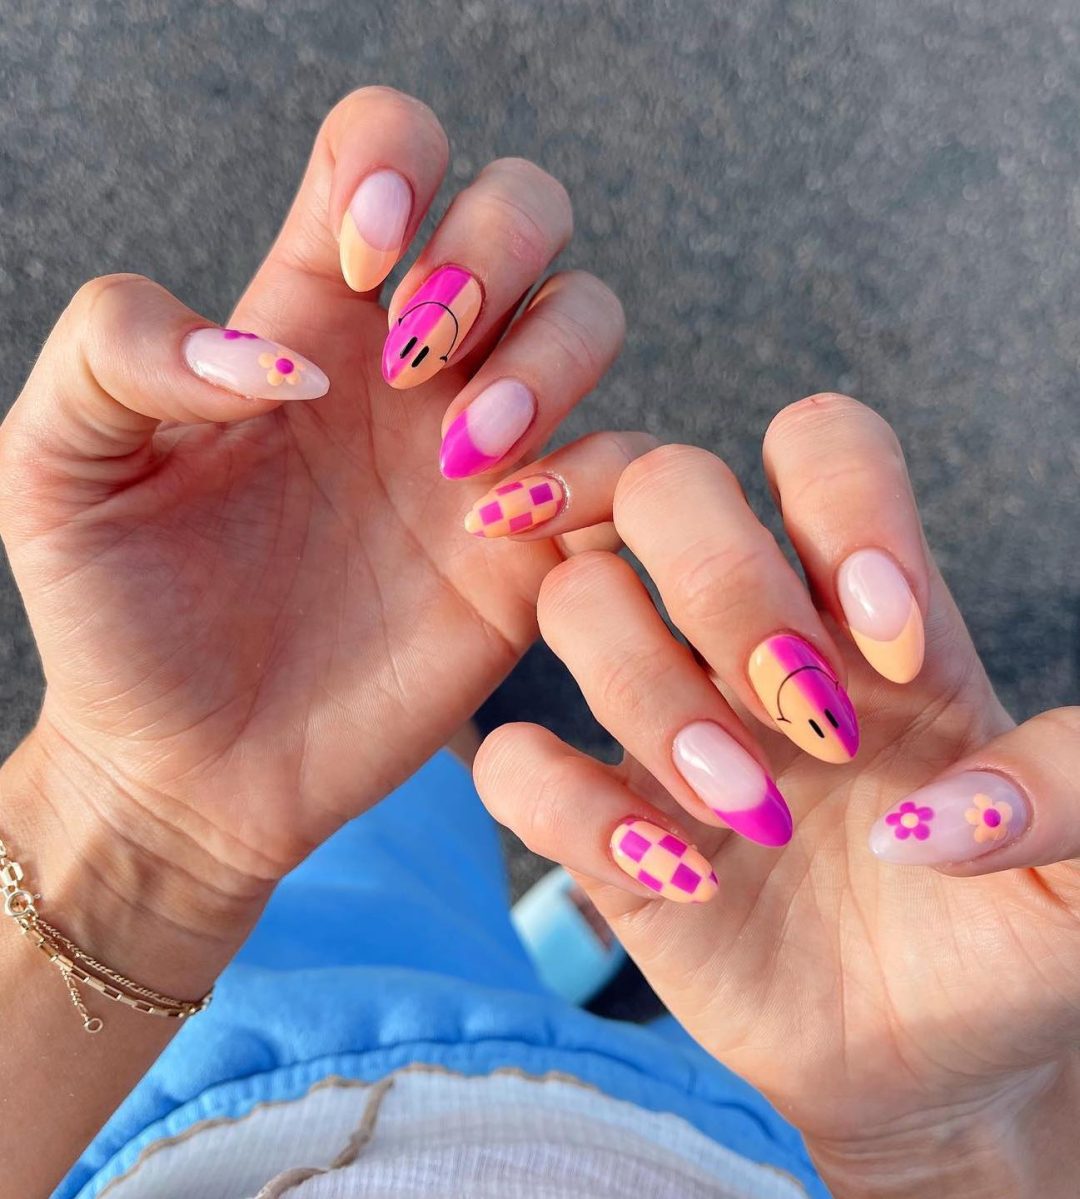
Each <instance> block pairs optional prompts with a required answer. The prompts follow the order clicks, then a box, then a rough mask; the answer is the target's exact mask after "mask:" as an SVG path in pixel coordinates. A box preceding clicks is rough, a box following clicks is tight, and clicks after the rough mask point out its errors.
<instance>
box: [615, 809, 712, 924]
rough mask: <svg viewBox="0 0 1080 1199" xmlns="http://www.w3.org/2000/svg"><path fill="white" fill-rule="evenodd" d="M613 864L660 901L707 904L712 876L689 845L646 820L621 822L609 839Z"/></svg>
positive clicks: (709, 868)
mask: <svg viewBox="0 0 1080 1199" xmlns="http://www.w3.org/2000/svg"><path fill="white" fill-rule="evenodd" d="M611 852H612V855H613V856H614V858H615V864H616V865H617V866H618V867H619V869H620V870H623V871H625V872H626V873H627V874H628V875H629V876H630V877H631V878H632V879H634V880H636V881H637V882H639V883H641V884H642V886H645V887H648V888H649V890H650V891H654V892H655V893H656V894H657V895H659V896H660V897H661V898H662V899H673V900H675V902H676V903H707V902H708V901H709V900H710V899H712V897H713V896H714V895H715V894H716V891H717V887H718V885H719V884H718V882H717V878H716V873H715V871H714V870H713V868H712V867H711V866H710V865H709V863H708V862H707V861H706V860H705V859H704V858H703V857H702V856H701V854H700V853H698V851H697V850H696V849H694V847H693V846H692V845H687V843H686V842H685V841H683V840H682V839H681V838H680V837H676V836H674V835H673V834H672V833H669V832H666V831H665V830H664V829H662V828H659V827H658V826H657V825H655V824H650V823H649V821H647V820H624V821H623V822H622V824H620V825H619V827H618V828H617V829H616V830H615V832H614V833H613V834H612V836H611Z"/></svg>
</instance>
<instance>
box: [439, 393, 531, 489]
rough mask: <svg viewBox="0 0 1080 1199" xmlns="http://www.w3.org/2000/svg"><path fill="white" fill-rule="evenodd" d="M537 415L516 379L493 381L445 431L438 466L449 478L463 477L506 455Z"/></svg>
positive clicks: (473, 473) (529, 397)
mask: <svg viewBox="0 0 1080 1199" xmlns="http://www.w3.org/2000/svg"><path fill="white" fill-rule="evenodd" d="M535 415H536V400H535V398H534V397H533V393H532V392H531V391H530V390H529V389H528V388H527V387H526V386H525V384H524V383H519V382H518V381H517V379H500V380H499V381H498V382H497V383H492V384H491V386H490V387H485V388H484V390H483V391H482V392H481V393H480V394H479V395H478V396H477V397H476V399H474V400H473V401H472V403H471V404H470V405H469V406H468V407H467V408H465V409H463V410H462V411H461V412H460V413H458V415H457V417H456V418H455V419H454V422H453V424H451V426H450V428H449V429H447V430H446V436H445V437H444V438H443V443H442V450H441V452H440V454H439V467H440V469H441V470H442V473H443V474H444V475H445V476H446V477H447V478H448V479H464V478H467V477H468V476H469V475H475V474H478V473H479V472H480V471H482V470H486V469H487V468H488V467H489V466H494V465H495V463H496V462H498V461H499V459H500V458H503V457H505V456H506V454H507V452H508V451H509V450H510V449H511V448H512V447H513V446H514V444H515V443H516V442H517V441H519V440H520V439H521V436H522V434H523V433H524V432H525V430H526V429H527V428H528V427H529V425H531V424H532V420H533V417H534V416H535Z"/></svg>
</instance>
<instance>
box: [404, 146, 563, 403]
mask: <svg viewBox="0 0 1080 1199" xmlns="http://www.w3.org/2000/svg"><path fill="white" fill-rule="evenodd" d="M572 228H573V218H572V215H571V211H570V200H569V198H568V197H567V194H566V189H565V188H564V187H563V186H562V184H560V183H558V182H557V181H556V180H555V179H553V178H552V177H551V176H550V175H549V174H548V173H547V172H546V171H543V170H541V169H540V168H539V167H538V166H535V165H534V164H533V163H531V162H526V161H524V160H523V159H519V158H503V159H499V160H498V161H496V162H493V163H491V164H490V165H489V166H487V167H485V169H484V170H483V171H481V173H480V174H479V175H478V176H477V178H476V180H475V181H474V182H473V183H472V184H470V185H469V187H467V188H466V189H465V190H464V191H463V192H461V193H460V194H459V195H458V197H457V198H456V199H455V200H454V202H453V204H451V206H450V209H449V211H448V212H447V214H446V216H445V217H444V218H443V220H442V222H441V224H440V225H439V227H438V229H436V230H435V233H434V235H433V236H432V238H431V241H430V242H429V243H428V244H427V246H425V247H424V249H423V251H422V252H421V254H420V257H419V259H418V260H417V261H416V263H415V264H414V265H413V267H412V268H411V269H410V271H409V272H408V274H407V275H406V276H405V278H404V279H403V280H402V281H401V284H400V286H399V287H398V289H397V291H395V293H394V298H393V300H392V301H391V304H390V313H389V324H390V332H389V334H388V335H387V338H386V343H385V345H384V347H383V360H382V364H383V377H384V378H385V379H386V381H387V382H388V383H389V384H390V386H391V387H396V388H399V389H403V388H408V387H416V386H417V385H418V384H420V383H424V382H426V381H427V380H428V379H430V378H432V376H434V375H435V374H437V373H438V372H439V371H440V370H442V369H443V368H444V367H445V366H446V365H447V363H449V362H450V361H451V360H454V359H458V358H461V357H462V356H463V355H467V354H468V353H469V350H470V349H471V348H473V347H475V346H477V345H478V344H479V343H481V342H482V341H483V340H484V338H485V337H486V336H487V335H488V334H489V333H491V332H493V331H494V330H495V329H497V328H498V327H499V326H500V325H501V323H502V322H504V321H505V320H506V318H507V316H508V315H509V314H510V313H511V312H512V311H513V309H514V308H515V307H516V306H517V304H518V303H519V302H520V300H521V298H522V296H524V295H525V293H526V292H527V291H528V290H529V289H530V288H531V287H532V286H533V285H534V284H535V283H536V281H537V279H538V278H539V277H540V275H541V274H542V273H543V271H544V269H545V268H546V267H547V265H548V263H550V262H551V260H552V259H553V258H554V257H555V255H556V254H557V253H558V252H559V251H560V250H561V249H562V248H563V246H565V245H566V243H567V242H568V241H569V240H570V233H571V231H572Z"/></svg>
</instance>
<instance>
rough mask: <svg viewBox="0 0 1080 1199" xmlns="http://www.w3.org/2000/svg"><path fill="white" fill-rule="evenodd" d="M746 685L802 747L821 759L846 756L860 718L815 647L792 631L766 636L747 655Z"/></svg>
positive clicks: (856, 738) (854, 749)
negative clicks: (747, 683)
mask: <svg viewBox="0 0 1080 1199" xmlns="http://www.w3.org/2000/svg"><path fill="white" fill-rule="evenodd" d="M747 673H748V675H749V678H750V685H751V686H752V687H753V688H754V690H755V692H757V696H758V699H760V700H761V702H762V704H764V706H765V710H766V711H767V712H768V713H769V715H770V716H771V717H772V718H773V720H774V721H775V722H776V727H777V728H778V729H779V730H780V732H782V733H783V734H784V736H785V737H787V738H788V739H789V740H791V741H793V742H794V743H795V744H796V745H797V746H798V747H799V748H800V749H803V750H805V751H806V752H807V753H808V754H812V755H813V756H814V757H815V758H820V759H821V760H822V761H823V762H834V763H841V762H850V761H851V759H852V758H853V757H854V756H855V754H856V752H857V751H858V748H859V722H858V719H857V718H856V716H855V708H854V707H853V706H852V703H851V700H850V699H849V698H848V694H847V692H846V691H845V690H844V689H843V687H841V686H840V683H839V680H838V679H837V677H836V674H835V672H834V671H833V669H832V667H831V666H830V665H829V664H828V662H826V661H825V659H824V658H823V657H822V656H821V654H819V653H818V651H817V650H816V649H814V647H813V646H812V645H811V644H810V643H809V642H808V641H804V640H803V639H802V638H801V637H796V636H795V635H794V634H792V633H778V634H777V635H776V636H775V637H769V638H766V640H765V641H763V642H762V643H761V644H760V645H759V646H758V647H757V649H755V650H754V652H753V653H752V654H751V655H750V664H749V666H748V668H747Z"/></svg>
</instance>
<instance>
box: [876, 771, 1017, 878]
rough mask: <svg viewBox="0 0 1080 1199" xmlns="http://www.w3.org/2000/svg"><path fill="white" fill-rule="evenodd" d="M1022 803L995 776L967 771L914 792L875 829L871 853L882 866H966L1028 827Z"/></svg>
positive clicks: (1003, 780) (1003, 782) (885, 816)
mask: <svg viewBox="0 0 1080 1199" xmlns="http://www.w3.org/2000/svg"><path fill="white" fill-rule="evenodd" d="M1029 820H1030V812H1029V810H1028V804H1027V800H1026V799H1025V798H1024V797H1023V795H1021V794H1020V792H1019V791H1018V790H1017V789H1016V788H1015V787H1014V786H1013V785H1012V783H1009V782H1006V781H1005V779H1003V778H1002V777H1001V776H1000V775H998V774H990V773H989V771H985V770H967V771H965V772H964V773H963V774H954V775H953V776H952V777H951V778H946V779H941V780H940V781H938V782H936V783H931V784H930V786H929V787H923V788H922V789H921V790H920V791H915V792H913V793H912V794H911V795H909V796H908V797H907V799H904V800H901V802H900V803H898V804H896V805H895V806H894V807H893V808H891V809H890V810H889V811H888V812H886V814H885V815H884V816H883V817H882V818H881V819H880V820H879V821H878V822H877V824H875V825H874V827H873V830H872V831H871V833H870V848H871V849H872V850H873V851H874V853H875V854H877V856H878V857H879V858H881V859H882V860H883V861H885V862H899V863H902V864H906V865H910V866H940V865H943V864H945V863H946V862H969V861H971V859H972V858H979V857H982V855H983V854H984V853H989V851H990V850H992V849H998V848H999V847H1000V846H1002V845H1007V844H1008V843H1009V842H1010V841H1015V840H1016V838H1017V837H1018V836H1019V835H1020V834H1021V833H1022V832H1023V831H1024V829H1025V828H1027V826H1028V822H1029Z"/></svg>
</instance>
